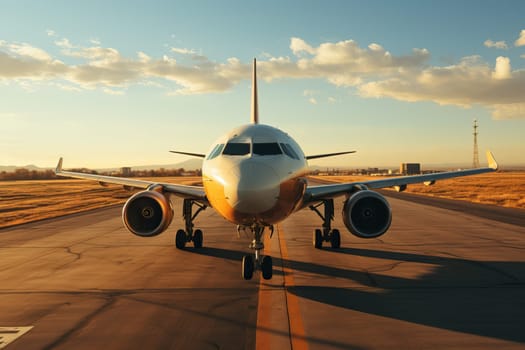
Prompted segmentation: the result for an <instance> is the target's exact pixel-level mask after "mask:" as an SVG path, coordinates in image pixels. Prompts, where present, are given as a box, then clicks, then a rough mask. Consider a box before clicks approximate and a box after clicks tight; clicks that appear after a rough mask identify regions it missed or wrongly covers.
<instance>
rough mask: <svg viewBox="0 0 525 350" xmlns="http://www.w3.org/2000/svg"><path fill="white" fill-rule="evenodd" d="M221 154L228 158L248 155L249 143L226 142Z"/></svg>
mask: <svg viewBox="0 0 525 350" xmlns="http://www.w3.org/2000/svg"><path fill="white" fill-rule="evenodd" d="M222 154H225V155H228V156H244V155H246V154H250V144H249V143H238V142H228V143H227V144H226V147H224V151H223V152H222Z"/></svg>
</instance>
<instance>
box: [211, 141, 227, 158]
mask: <svg viewBox="0 0 525 350" xmlns="http://www.w3.org/2000/svg"><path fill="white" fill-rule="evenodd" d="M223 148H224V143H221V144H218V145H217V146H215V147H213V150H212V151H211V152H210V155H209V156H208V159H213V158H216V157H217V156H218V155H219V154H221V152H222V149H223Z"/></svg>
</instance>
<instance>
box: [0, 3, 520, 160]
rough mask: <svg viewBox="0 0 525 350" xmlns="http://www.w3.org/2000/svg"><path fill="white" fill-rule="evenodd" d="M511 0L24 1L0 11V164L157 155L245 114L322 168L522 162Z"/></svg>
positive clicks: (516, 17) (196, 147) (194, 146)
mask: <svg viewBox="0 0 525 350" xmlns="http://www.w3.org/2000/svg"><path fill="white" fill-rule="evenodd" d="M524 13H525V2H524V1H521V0H517V1H505V0H500V1H469V0H464V1H448V0H444V1H366V2H365V1H350V0H348V1H309V0H301V1H282V0H280V1H273V0H271V1H264V2H255V1H98V0H90V1H83V2H80V1H76V2H71V1H65V0H64V1H56V0H49V1H24V0H16V1H11V0H3V1H2V6H1V11H0V135H1V136H0V149H1V150H2V152H1V153H0V165H19V166H22V165H27V164H35V165H38V166H41V167H51V166H54V165H55V164H56V163H57V160H58V158H59V157H64V166H65V167H66V168H70V167H88V168H107V167H120V166H134V165H149V164H173V163H178V162H182V161H184V160H187V157H185V156H181V155H175V154H172V153H169V152H168V151H169V150H171V149H174V150H181V151H188V152H196V153H205V152H207V151H208V150H209V149H210V147H211V146H212V145H213V143H214V140H215V139H217V138H218V137H219V136H220V135H222V134H224V133H226V132H227V131H228V130H230V129H232V128H234V127H236V126H238V125H241V124H246V123H248V122H249V120H250V88H251V82H250V78H251V64H252V60H253V58H256V59H257V62H258V64H257V68H258V76H259V112H260V122H261V123H264V124H269V125H273V126H275V127H278V128H280V129H282V130H284V131H285V132H287V133H288V134H290V135H291V136H292V137H293V138H294V139H295V140H296V141H297V142H298V143H299V144H300V145H301V147H302V148H303V151H304V152H305V153H306V154H318V153H327V152H337V151H345V150H356V151H357V153H355V154H353V155H347V156H340V157H336V158H330V159H324V160H317V161H316V163H315V164H317V165H322V166H327V167H328V166H347V167H367V166H371V167H372V166H373V167H375V166H392V165H398V164H399V163H401V162H419V163H422V165H423V167H424V166H425V164H427V165H431V164H443V163H447V164H464V165H469V164H472V154H473V135H472V124H473V121H474V119H477V120H478V124H479V129H478V131H479V135H478V145H479V154H480V162H481V163H482V164H485V163H486V160H485V156H484V153H485V150H487V149H490V150H491V151H493V153H494V155H495V157H496V159H497V160H498V161H499V163H500V164H501V165H502V166H505V165H507V166H512V165H525V17H524V16H523V14H524Z"/></svg>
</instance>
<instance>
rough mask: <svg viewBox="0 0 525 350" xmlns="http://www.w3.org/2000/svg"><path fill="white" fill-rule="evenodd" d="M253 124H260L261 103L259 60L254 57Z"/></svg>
mask: <svg viewBox="0 0 525 350" xmlns="http://www.w3.org/2000/svg"><path fill="white" fill-rule="evenodd" d="M252 124H259V104H258V102H257V61H256V59H255V58H254V59H253V73H252Z"/></svg>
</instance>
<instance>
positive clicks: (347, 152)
mask: <svg viewBox="0 0 525 350" xmlns="http://www.w3.org/2000/svg"><path fill="white" fill-rule="evenodd" d="M355 152H356V151H345V152H336V153H325V154H316V155H313V156H306V159H317V158H326V157H334V156H340V155H341V154H349V153H355Z"/></svg>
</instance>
